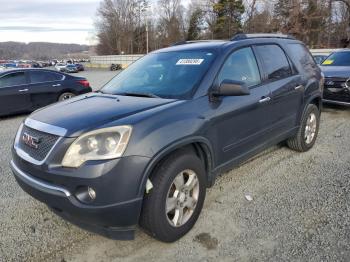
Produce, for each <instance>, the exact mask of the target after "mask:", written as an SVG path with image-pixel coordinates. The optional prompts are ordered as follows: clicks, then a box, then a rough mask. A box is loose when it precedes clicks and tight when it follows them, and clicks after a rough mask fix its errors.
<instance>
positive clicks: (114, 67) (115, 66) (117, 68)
mask: <svg viewBox="0 0 350 262" xmlns="http://www.w3.org/2000/svg"><path fill="white" fill-rule="evenodd" d="M110 69H111V71H117V70H122V69H123V67H122V65H121V64H112V65H111V67H110Z"/></svg>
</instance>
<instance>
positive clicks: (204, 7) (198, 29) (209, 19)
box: [95, 0, 350, 55]
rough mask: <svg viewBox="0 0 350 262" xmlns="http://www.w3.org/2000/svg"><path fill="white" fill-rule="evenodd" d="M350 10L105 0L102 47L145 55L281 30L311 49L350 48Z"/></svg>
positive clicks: (298, 3) (341, 1) (273, 3)
mask: <svg viewBox="0 0 350 262" xmlns="http://www.w3.org/2000/svg"><path fill="white" fill-rule="evenodd" d="M349 13H350V0H192V1H190V3H187V4H186V5H184V3H183V2H182V1H181V0H157V1H156V2H154V1H152V2H151V3H150V1H148V0H103V1H102V2H101V4H100V7H99V8H98V10H97V17H96V22H95V25H96V32H97V35H96V36H97V40H98V44H97V47H96V51H97V53H98V54H100V55H112V54H142V53H146V52H147V51H152V50H155V49H159V48H162V47H166V46H170V45H172V44H174V43H176V42H181V41H185V40H204V39H230V38H231V37H232V36H233V35H235V34H237V33H277V32H278V33H284V34H289V35H293V36H294V37H296V38H297V39H299V40H302V41H303V42H305V43H306V44H307V45H308V46H309V47H310V48H336V47H346V46H348V45H349V39H350V26H349V25H350V15H349Z"/></svg>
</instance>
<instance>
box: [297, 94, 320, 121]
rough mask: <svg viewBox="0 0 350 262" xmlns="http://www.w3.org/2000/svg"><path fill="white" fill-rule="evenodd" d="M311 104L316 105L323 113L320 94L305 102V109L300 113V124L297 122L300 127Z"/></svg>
mask: <svg viewBox="0 0 350 262" xmlns="http://www.w3.org/2000/svg"><path fill="white" fill-rule="evenodd" d="M310 104H314V105H316V106H317V108H318V109H319V111H320V112H321V111H322V97H321V96H320V95H319V94H314V95H312V96H310V97H308V98H307V99H306V100H305V102H304V105H303V108H302V110H301V111H300V113H299V117H298V122H297V123H298V125H299V123H300V121H301V119H302V118H303V116H304V114H305V111H306V109H307V106H308V105H310Z"/></svg>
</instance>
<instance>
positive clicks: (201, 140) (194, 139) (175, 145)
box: [139, 136, 214, 196]
mask: <svg viewBox="0 0 350 262" xmlns="http://www.w3.org/2000/svg"><path fill="white" fill-rule="evenodd" d="M191 144H200V145H202V146H203V147H204V148H203V150H204V152H205V154H206V157H207V161H208V164H209V170H208V174H207V176H208V180H209V179H210V170H211V167H213V166H214V153H213V148H212V145H211V143H210V141H209V140H208V139H207V138H205V137H202V136H189V137H186V138H183V139H180V140H178V141H175V142H172V143H171V144H169V145H167V146H166V147H164V148H163V149H162V150H160V151H159V152H158V153H157V154H155V155H154V157H153V158H152V159H151V161H150V162H149V164H148V165H147V167H146V169H145V171H144V174H143V178H142V182H141V184H140V188H139V196H143V194H144V192H145V188H146V182H147V179H148V178H149V176H150V175H151V173H152V171H153V170H154V168H155V167H156V165H157V164H158V163H159V162H160V161H161V160H162V159H164V158H165V157H166V156H168V155H169V154H170V153H171V152H174V151H175V150H177V149H180V148H183V147H185V146H187V145H191Z"/></svg>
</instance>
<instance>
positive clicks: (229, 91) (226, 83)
mask: <svg viewBox="0 0 350 262" xmlns="http://www.w3.org/2000/svg"><path fill="white" fill-rule="evenodd" d="M212 94H213V95H214V96H245V95H249V94H250V90H249V88H248V87H246V86H244V83H243V82H241V81H235V80H228V79H225V80H223V81H222V82H221V84H220V86H219V88H218V90H215V91H213V93H212Z"/></svg>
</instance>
